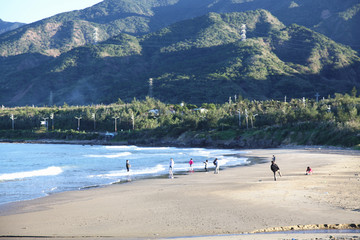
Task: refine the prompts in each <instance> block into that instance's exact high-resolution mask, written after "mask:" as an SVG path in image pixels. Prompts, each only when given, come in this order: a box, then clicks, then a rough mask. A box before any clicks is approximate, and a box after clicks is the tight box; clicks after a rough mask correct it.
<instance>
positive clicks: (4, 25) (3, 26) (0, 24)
mask: <svg viewBox="0 0 360 240" xmlns="http://www.w3.org/2000/svg"><path fill="white" fill-rule="evenodd" d="M23 25H25V23H19V22H5V21H3V20H1V19H0V34H2V33H5V32H8V31H11V30H14V29H16V28H19V27H21V26H23Z"/></svg>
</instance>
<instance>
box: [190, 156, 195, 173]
mask: <svg viewBox="0 0 360 240" xmlns="http://www.w3.org/2000/svg"><path fill="white" fill-rule="evenodd" d="M193 164H194V161H193V160H192V158H190V161H189V165H190V168H189V171H190V172H194V169H193V167H192V165H193Z"/></svg>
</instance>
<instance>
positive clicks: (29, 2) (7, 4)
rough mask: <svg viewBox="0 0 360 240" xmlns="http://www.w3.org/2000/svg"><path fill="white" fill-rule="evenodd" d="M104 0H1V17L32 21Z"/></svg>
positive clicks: (24, 21) (16, 20) (13, 20)
mask: <svg viewBox="0 0 360 240" xmlns="http://www.w3.org/2000/svg"><path fill="white" fill-rule="evenodd" d="M99 2H102V0H0V19H2V20H3V21H7V22H22V23H32V22H36V21H38V20H41V19H44V18H47V17H51V16H53V15H55V14H58V13H62V12H68V11H72V10H79V9H83V8H86V7H90V6H92V5H94V4H96V3H99Z"/></svg>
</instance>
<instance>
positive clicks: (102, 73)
mask: <svg viewBox="0 0 360 240" xmlns="http://www.w3.org/2000/svg"><path fill="white" fill-rule="evenodd" d="M243 24H246V27H247V33H246V35H247V39H246V41H242V40H241V26H242V25H243ZM359 74H360V58H359V56H358V54H357V52H355V51H354V50H352V49H351V48H349V47H347V46H344V45H341V44H338V43H336V42H334V41H333V40H331V39H329V38H327V37H325V36H324V35H322V34H320V33H317V32H315V31H313V30H310V29H308V28H306V27H303V26H299V25H296V24H293V25H290V26H288V27H287V26H285V25H284V24H283V23H282V22H280V21H279V20H278V19H277V18H276V17H274V16H273V15H272V14H271V13H270V12H268V11H265V10H256V11H248V12H244V13H239V12H234V13H228V14H217V13H209V14H207V15H204V16H201V17H198V18H194V19H191V20H185V21H181V22H178V23H175V24H173V25H171V26H169V27H166V28H162V29H160V30H159V31H157V32H154V33H149V34H146V35H142V36H137V37H135V36H131V35H129V34H123V33H122V34H119V35H117V36H115V37H112V38H109V39H108V40H106V41H103V42H99V43H96V44H88V45H85V46H82V47H77V48H73V49H72V50H70V51H67V52H66V53H63V54H61V55H60V56H58V57H57V58H53V57H49V56H45V55H41V54H38V53H28V54H22V55H17V56H12V57H2V58H0V76H1V81H0V103H1V104H4V105H31V104H36V105H42V104H57V105H62V104H63V103H64V102H66V103H68V104H92V103H94V104H96V103H111V102H116V101H117V99H118V98H121V99H122V100H125V101H130V100H132V99H133V98H134V97H136V98H145V96H147V95H149V78H152V79H153V85H152V96H153V97H156V98H158V99H160V100H162V101H165V102H180V101H186V102H189V103H195V104H199V103H202V102H215V103H216V102H221V103H222V102H224V101H227V100H228V99H229V96H234V95H235V94H236V95H239V94H240V95H242V96H243V97H247V98H256V99H267V98H275V99H283V98H284V96H285V95H286V96H288V98H291V97H312V98H313V97H314V94H315V93H317V92H319V93H320V95H321V96H325V97H327V96H328V94H333V93H334V92H349V91H350V90H351V89H352V88H353V87H354V86H356V87H357V88H359V87H360V82H359V79H358V76H359Z"/></svg>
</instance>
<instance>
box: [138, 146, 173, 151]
mask: <svg viewBox="0 0 360 240" xmlns="http://www.w3.org/2000/svg"><path fill="white" fill-rule="evenodd" d="M167 149H170V147H137V148H136V149H135V150H137V151H144V150H149V151H153V150H167Z"/></svg>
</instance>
